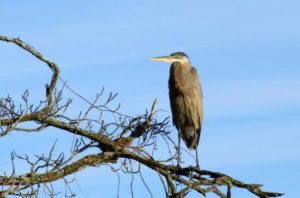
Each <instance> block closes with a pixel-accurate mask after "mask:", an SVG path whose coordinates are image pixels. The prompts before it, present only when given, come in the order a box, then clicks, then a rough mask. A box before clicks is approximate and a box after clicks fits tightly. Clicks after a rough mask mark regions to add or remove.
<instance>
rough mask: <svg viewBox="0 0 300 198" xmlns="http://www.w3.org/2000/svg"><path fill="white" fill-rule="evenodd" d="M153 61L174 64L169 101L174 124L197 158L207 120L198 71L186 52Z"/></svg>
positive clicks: (171, 72)
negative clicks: (202, 129) (203, 122)
mask: <svg viewBox="0 0 300 198" xmlns="http://www.w3.org/2000/svg"><path fill="white" fill-rule="evenodd" d="M152 60H155V61H164V62H168V63H171V68H170V77H169V98H170V104H171V110H172V118H173V124H174V125H175V126H176V128H177V130H178V133H179V136H180V137H181V138H182V139H183V141H184V142H185V144H186V146H187V147H188V148H189V149H195V150H196V154H197V146H198V144H199V139H200V134H201V128H202V120H203V108H202V91H201V86H200V81H199V76H198V73H197V70H196V68H194V67H193V66H192V65H191V63H190V60H189V58H188V56H187V55H186V54H185V53H183V52H176V53H173V54H171V55H170V56H162V57H156V58H152ZM178 147H180V141H178ZM178 152H179V151H178ZM197 166H198V157H197Z"/></svg>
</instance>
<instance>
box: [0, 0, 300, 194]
mask: <svg viewBox="0 0 300 198" xmlns="http://www.w3.org/2000/svg"><path fill="white" fill-rule="evenodd" d="M299 8H300V2H299V1H296V0H294V1H293V0H286V1H280V0H264V1H258V0H255V1H234V0H228V1H217V0H212V1H204V0H200V1H199V0H197V1H196V0H191V1H179V0H175V1H169V0H166V1H144V2H141V1H137V0H133V1H111V2H104V1H89V2H83V1H64V2H62V1H57V0H53V1H51V2H50V1H48V2H41V1H26V2H24V1H17V2H16V1H14V2H2V4H1V6H0V17H1V21H0V34H1V35H7V36H12V37H20V38H21V39H23V40H24V41H26V42H28V43H29V44H31V45H32V46H34V47H35V48H36V49H37V50H38V51H40V52H42V53H43V54H44V55H45V56H46V57H47V58H49V59H51V60H52V61H54V62H56V63H57V64H58V65H59V66H60V69H61V75H62V77H63V78H64V79H65V80H67V81H68V82H69V85H70V86H71V87H72V88H74V89H75V90H76V91H78V92H79V93H81V94H82V95H84V96H86V97H87V98H89V99H93V97H94V96H95V93H96V92H97V91H99V90H100V89H101V88H102V87H103V86H104V87H105V89H106V90H107V91H108V92H109V91H113V92H117V93H119V96H118V98H117V100H118V101H119V102H121V103H122V108H121V110H122V111H123V112H124V113H128V114H131V115H136V114H141V113H143V112H144V111H145V109H146V108H148V107H149V106H151V104H152V102H153V100H154V99H155V98H158V99H159V108H161V109H164V110H165V112H161V113H160V114H159V115H158V118H159V119H163V118H164V117H166V116H170V108H169V99H168V87H167V80H168V75H169V66H168V65H166V64H163V63H157V62H151V61H149V58H150V57H153V56H160V55H168V54H170V53H172V52H175V51H184V52H186V53H187V54H188V55H189V57H190V59H191V61H192V64H193V65H194V66H195V67H196V68H197V69H198V73H199V74H200V78H201V83H202V88H203V93H204V116H205V117H204V128H203V133H202V136H201V145H200V147H199V150H200V158H201V164H202V167H203V168H205V169H210V170H216V171H221V172H224V173H226V174H229V175H231V176H233V177H235V178H237V179H241V180H244V181H245V182H249V183H250V182H253V183H262V184H265V190H270V191H279V192H285V193H286V196H285V197H298V196H300V190H299V186H300V182H299V181H300V171H299V167H300V154H299V150H300V142H299V140H300V114H299V112H300V92H299V87H300V78H299V76H300V58H299V52H300V26H299V20H300V12H299ZM0 63H1V65H0V68H1V72H0V78H1V84H0V93H1V97H2V96H6V95H7V94H11V95H12V96H13V97H15V98H17V97H19V96H20V95H21V93H22V92H23V90H25V89H26V88H29V89H30V93H31V98H32V99H33V100H36V101H38V100H39V98H41V97H44V84H45V83H47V82H48V80H49V78H50V72H49V69H48V68H47V67H45V66H44V65H43V64H41V63H39V62H38V61H36V60H35V59H34V58H33V57H31V56H30V55H28V54H27V53H24V52H22V51H21V50H20V49H18V48H17V47H15V46H13V45H9V44H6V43H0ZM67 94H68V93H67ZM69 95H70V96H72V95H71V94H69ZM74 97H75V96H74ZM75 102H78V103H79V104H80V101H79V99H75ZM75 110H76V109H75ZM173 133H174V138H175V137H176V130H173ZM56 138H58V142H57V145H58V148H57V149H58V150H59V149H60V150H62V151H64V150H66V151H67V150H68V149H69V147H70V145H71V141H72V137H70V136H69V135H67V134H64V135H62V133H59V132H57V131H51V130H49V131H46V132H45V133H41V134H20V133H15V134H10V135H9V136H8V137H5V138H1V139H0V145H1V149H0V155H1V156H3V157H1V160H0V171H2V172H3V171H4V170H5V168H7V167H8V166H9V159H10V158H9V156H10V153H9V152H8V151H11V150H16V151H17V152H20V153H22V152H23V153H25V152H30V153H34V152H37V153H41V152H42V151H47V149H49V147H51V144H52V143H53V142H54V140H55V139H56ZM45 141H46V142H47V141H48V142H49V145H47V144H45V143H44V142H45ZM28 142H34V144H30V145H28ZM66 142H67V143H68V142H69V145H67V143H66ZM3 148H5V149H3ZM107 171H108V169H95V168H90V169H87V170H84V171H82V172H81V173H78V174H77V175H76V177H77V178H79V179H80V180H79V181H80V188H81V191H80V190H79V189H78V187H76V186H75V187H74V188H77V190H76V191H77V192H78V196H79V197H84V195H86V196H87V197H98V196H97V195H99V194H98V193H99V192H100V191H101V193H103V189H107V192H105V195H106V196H107V197H115V195H116V194H115V192H116V189H115V185H116V182H117V180H116V177H115V176H114V175H112V174H110V173H107ZM145 174H146V175H147V176H146V178H147V179H148V182H150V183H151V184H152V183H153V186H152V190H153V191H155V193H158V194H156V195H157V196H158V195H159V193H160V192H161V191H162V189H161V188H160V187H158V186H157V185H156V183H157V180H155V179H154V178H152V177H151V174H150V173H149V171H148V172H147V170H146V173H145ZM95 175H98V176H95ZM99 178H100V179H99ZM105 178H112V179H111V180H110V181H109V182H108V183H107V179H105ZM126 181H128V180H126V179H125V180H124V181H123V182H122V185H121V189H120V190H121V192H122V194H121V195H122V196H121V197H130V196H131V195H130V192H128V183H126ZM137 189H138V190H137V191H136V192H135V193H136V195H137V196H139V195H144V194H145V189H143V187H141V188H137ZM234 193H235V194H234V195H235V197H252V196H250V195H249V194H247V193H245V192H244V191H234ZM212 197H213V196H212Z"/></svg>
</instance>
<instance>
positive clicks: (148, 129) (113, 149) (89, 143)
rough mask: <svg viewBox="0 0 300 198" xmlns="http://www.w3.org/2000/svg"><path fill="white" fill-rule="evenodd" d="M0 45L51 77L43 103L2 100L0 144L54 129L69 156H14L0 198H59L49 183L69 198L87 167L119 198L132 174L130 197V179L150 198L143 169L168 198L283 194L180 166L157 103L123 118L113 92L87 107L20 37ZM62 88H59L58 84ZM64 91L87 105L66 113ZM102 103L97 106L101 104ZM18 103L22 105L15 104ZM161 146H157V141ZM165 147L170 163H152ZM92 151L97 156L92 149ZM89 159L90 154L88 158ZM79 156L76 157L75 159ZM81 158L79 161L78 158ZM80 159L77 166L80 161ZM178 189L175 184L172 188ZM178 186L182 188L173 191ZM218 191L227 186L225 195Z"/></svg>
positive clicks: (67, 103)
mask: <svg viewBox="0 0 300 198" xmlns="http://www.w3.org/2000/svg"><path fill="white" fill-rule="evenodd" d="M0 40H1V41H4V42H9V43H13V44H15V45H17V46H19V47H21V48H22V49H23V50H25V51H27V52H29V53H30V54H31V55H33V56H34V57H35V58H37V59H38V60H40V61H42V62H44V63H45V64H46V65H47V66H48V67H49V68H50V69H51V70H52V71H53V74H52V78H51V81H50V82H49V85H46V90H45V92H46V97H45V98H41V99H40V102H39V103H38V104H31V102H30V99H29V91H28V90H25V92H24V94H23V95H22V97H21V100H20V101H18V100H13V99H12V98H11V97H10V96H9V95H8V96H6V97H1V98H0V138H3V137H5V136H6V135H7V134H9V133H13V132H24V133H29V132H36V133H41V132H44V131H45V130H44V129H46V128H52V129H53V130H57V131H59V132H61V133H65V132H67V133H69V134H72V137H73V138H72V140H70V142H73V143H72V147H71V149H70V153H69V154H68V153H60V154H59V155H55V154H54V150H55V145H56V142H55V143H54V144H53V146H52V147H51V149H50V150H49V152H48V153H47V154H40V155H37V154H35V155H34V157H29V155H24V156H21V155H18V154H16V153H15V152H12V153H11V162H12V165H11V166H12V171H11V173H10V174H6V173H4V174H3V175H0V185H1V186H2V189H1V190H0V197H6V196H8V195H14V196H20V197H38V196H39V194H40V193H41V191H43V192H44V193H45V194H46V195H48V196H49V197H53V196H56V195H58V194H59V193H60V192H56V189H55V187H54V185H52V183H54V182H58V181H62V182H64V184H65V192H64V196H65V197H74V196H75V194H74V192H73V190H72V188H71V185H70V183H72V182H73V181H74V180H76V179H74V178H73V179H72V178H71V179H70V178H69V177H70V176H72V175H74V174H75V173H76V172H79V171H81V170H82V169H85V168H88V167H99V168H101V167H102V166H104V165H105V166H109V167H110V168H111V171H112V172H115V173H116V174H117V176H118V185H117V186H116V189H117V196H119V188H120V180H121V179H122V177H121V174H120V173H124V174H131V177H132V180H131V195H132V197H133V196H134V194H135V193H134V190H135V189H134V184H135V183H136V182H137V181H138V180H136V179H135V178H138V177H135V175H136V174H138V175H139V177H140V179H141V182H143V185H144V186H145V187H146V190H147V191H148V192H149V195H150V196H151V197H153V193H152V192H151V188H149V186H148V185H147V183H146V181H145V179H144V177H143V175H142V170H143V168H142V167H147V168H149V169H150V170H152V172H153V174H154V175H155V174H158V179H160V180H161V182H162V184H161V185H162V186H163V188H164V189H165V194H166V196H167V197H185V196H186V195H187V194H188V193H190V192H191V191H194V192H196V193H199V195H203V196H205V195H206V194H207V193H214V194H215V195H216V196H218V197H221V198H224V197H231V189H232V188H241V189H246V190H248V191H249V193H252V194H254V195H256V196H258V197H278V196H281V195H283V194H282V193H275V192H265V191H263V190H262V185H259V184H248V183H245V182H242V181H239V180H237V179H234V178H232V177H230V176H228V175H225V174H223V173H219V172H212V171H207V170H200V169H198V168H197V167H177V166H174V165H173V164H174V161H176V149H175V148H176V146H177V145H176V144H175V143H174V141H173V140H172V139H171V138H170V137H169V134H170V131H169V130H168V127H169V121H168V118H165V119H163V120H161V121H160V120H157V119H156V116H155V115H157V114H158V113H159V111H157V110H156V105H157V100H155V101H154V103H153V105H152V107H151V108H150V111H149V112H148V111H146V112H145V113H143V114H142V115H137V116H134V117H133V116H128V115H124V114H122V113H121V112H119V108H120V105H116V106H113V105H112V101H114V100H115V99H116V96H117V94H112V93H110V94H109V95H108V97H107V98H106V100H104V102H101V100H103V97H104V89H102V90H101V91H100V92H99V93H97V94H96V97H95V99H94V100H93V101H92V102H90V101H89V100H87V99H86V98H85V97H83V96H81V95H80V94H78V93H77V92H76V91H74V90H73V89H72V88H71V87H69V86H68V85H67V84H66V82H65V81H64V80H63V79H62V77H61V76H59V68H58V66H57V65H56V64H55V63H54V62H52V61H50V60H48V59H46V58H45V57H44V56H43V55H42V54H41V53H39V52H38V51H36V50H35V49H34V48H33V47H31V46H30V45H28V44H26V43H25V42H24V41H22V40H21V39H20V38H10V37H6V36H0ZM59 79H60V80H61V81H62V84H63V86H62V87H61V88H60V89H58V87H57V81H58V80H59ZM64 89H68V90H69V91H71V92H72V93H73V94H75V96H76V97H79V98H80V99H82V100H83V101H84V102H86V103H87V104H88V105H89V106H88V108H87V109H86V110H85V111H80V112H79V113H78V115H76V116H70V115H68V114H67V113H66V112H67V111H68V109H69V108H72V99H64V98H63V95H64V94H63V93H64ZM100 99H101V100H100ZM19 103H20V104H19ZM104 115H106V116H107V115H109V116H111V117H113V119H112V120H113V121H110V120H109V119H104V117H105V116H104ZM159 140H161V141H159ZM161 142H162V144H163V147H165V148H167V153H168V154H169V156H168V157H167V158H166V159H156V158H157V157H155V153H156V151H157V150H159V149H161V147H160V144H161ZM95 148H96V149H95ZM91 153H93V154H91ZM79 154H80V155H79ZM79 156H80V157H81V158H79ZM78 158H79V159H78ZM16 160H21V161H22V162H24V163H25V164H27V165H28V167H29V168H28V171H27V172H26V173H24V174H20V175H16V168H17V166H16V163H15V161H16ZM175 184H176V185H175ZM178 185H179V186H180V187H178ZM220 186H224V187H227V191H226V192H222V190H221V188H220Z"/></svg>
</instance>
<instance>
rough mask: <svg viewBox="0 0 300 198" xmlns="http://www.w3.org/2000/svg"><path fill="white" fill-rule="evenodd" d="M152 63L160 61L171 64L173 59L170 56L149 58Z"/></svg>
mask: <svg viewBox="0 0 300 198" xmlns="http://www.w3.org/2000/svg"><path fill="white" fill-rule="evenodd" d="M150 60H152V61H161V62H166V63H172V62H173V61H174V59H173V57H171V56H160V57H153V58H150Z"/></svg>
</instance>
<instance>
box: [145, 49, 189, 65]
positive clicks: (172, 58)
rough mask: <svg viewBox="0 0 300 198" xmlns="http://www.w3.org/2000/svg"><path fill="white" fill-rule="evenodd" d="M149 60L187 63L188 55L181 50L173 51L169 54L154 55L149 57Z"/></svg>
mask: <svg viewBox="0 0 300 198" xmlns="http://www.w3.org/2000/svg"><path fill="white" fill-rule="evenodd" d="M150 60H153V61H162V62H167V63H174V62H180V63H182V64H187V63H189V57H188V56H187V55H186V54H185V53H183V52H175V53H172V54H170V55H169V56H160V57H154V58H151V59H150Z"/></svg>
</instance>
